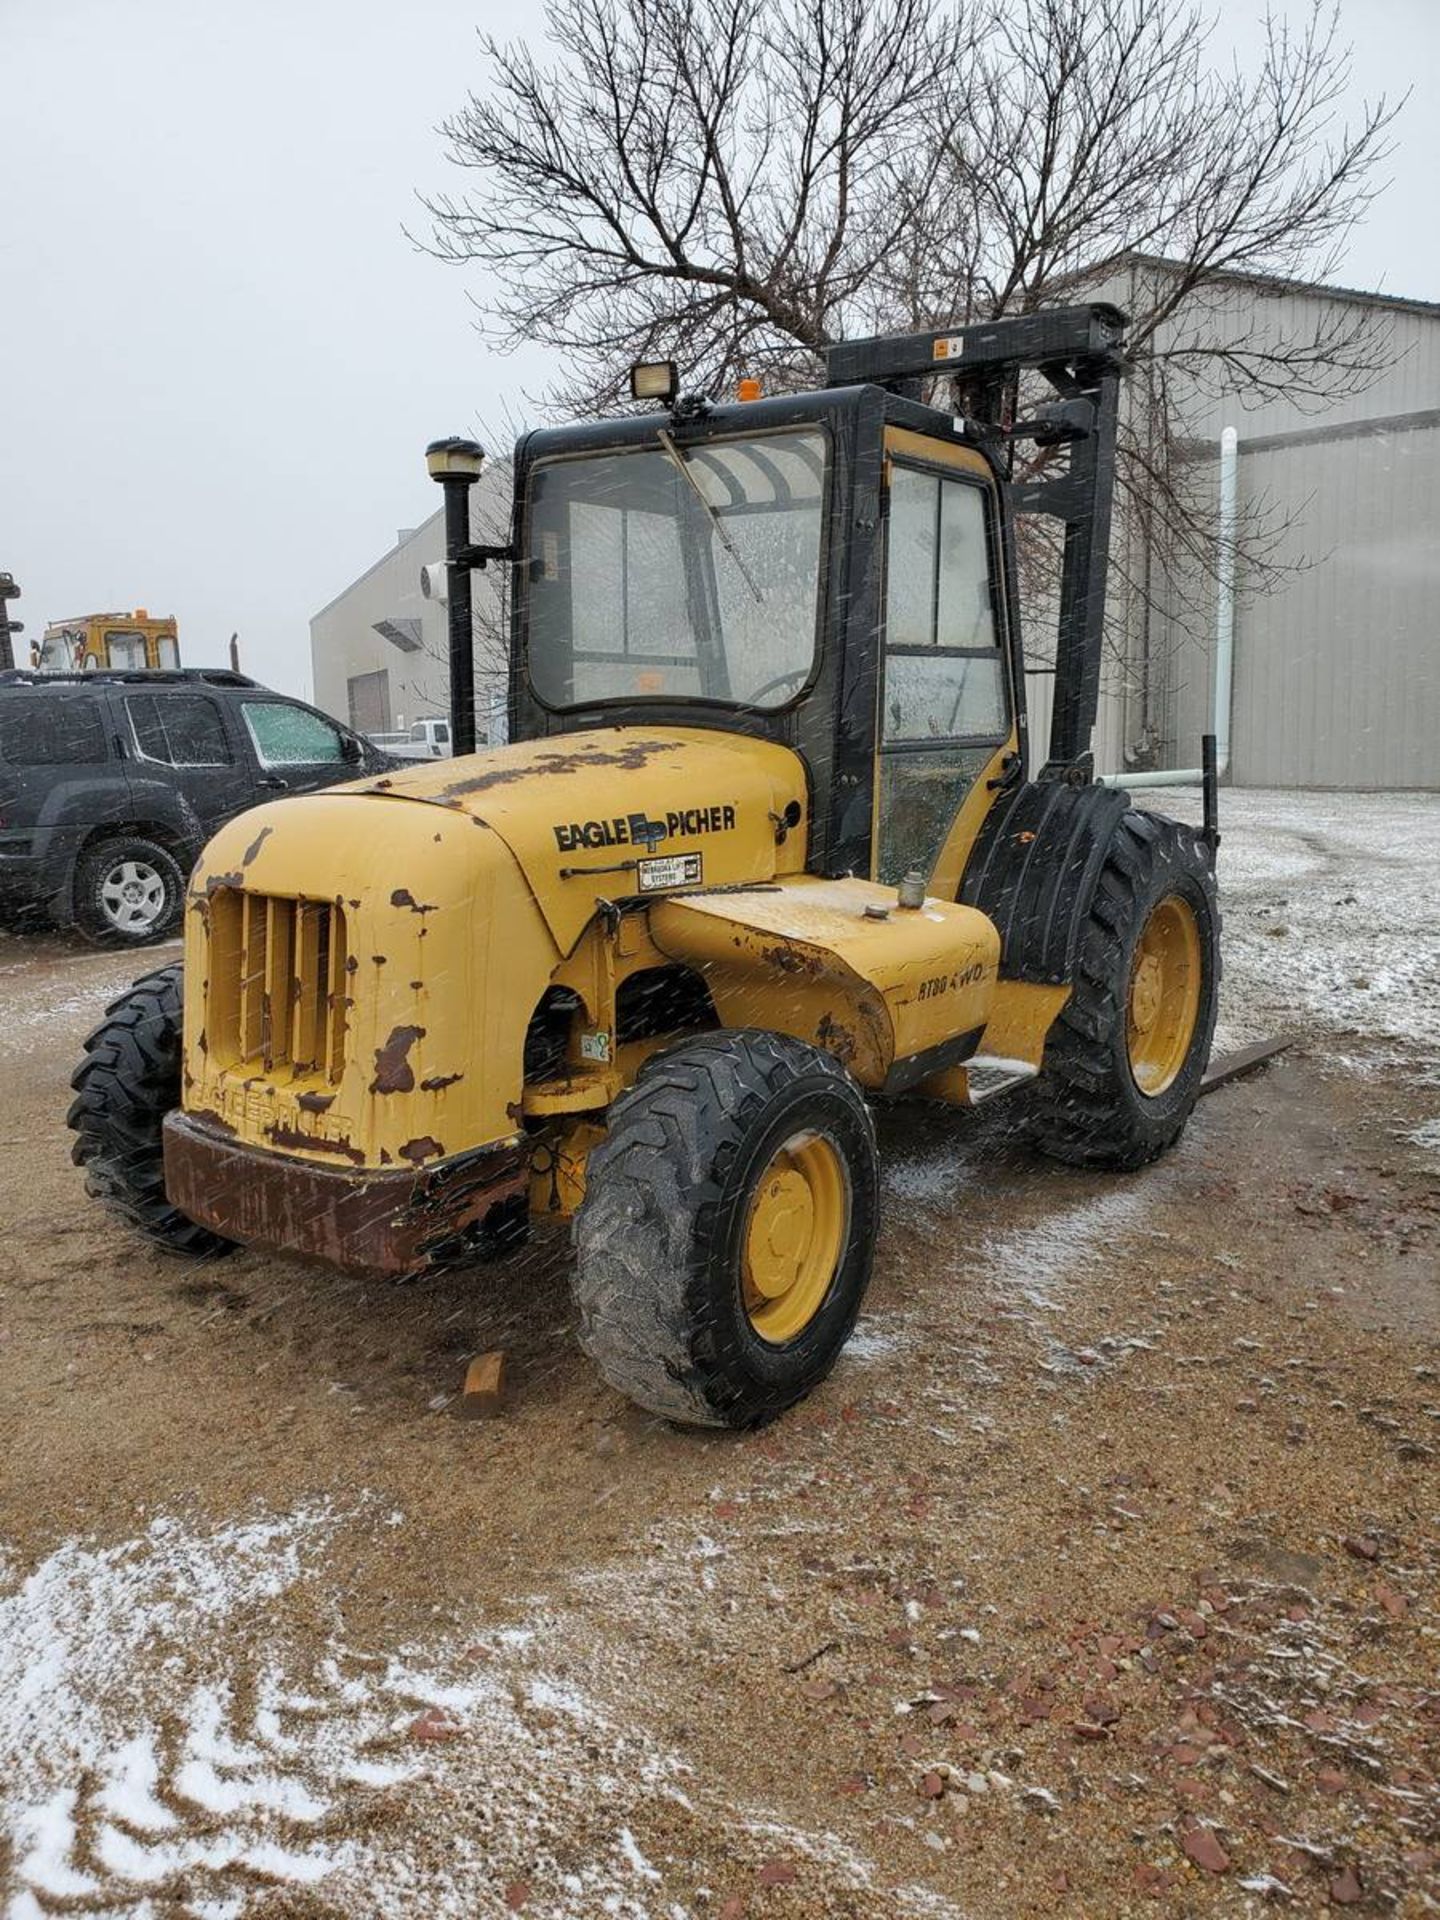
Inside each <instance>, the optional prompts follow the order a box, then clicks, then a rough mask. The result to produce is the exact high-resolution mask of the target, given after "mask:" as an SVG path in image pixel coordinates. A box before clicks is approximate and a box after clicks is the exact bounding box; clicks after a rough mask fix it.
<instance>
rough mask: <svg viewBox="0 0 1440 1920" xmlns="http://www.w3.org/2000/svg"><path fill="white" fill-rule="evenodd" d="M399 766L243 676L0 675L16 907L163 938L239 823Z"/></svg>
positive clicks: (132, 935) (123, 936)
mask: <svg viewBox="0 0 1440 1920" xmlns="http://www.w3.org/2000/svg"><path fill="white" fill-rule="evenodd" d="M393 764H394V762H392V761H391V760H390V759H389V757H388V756H387V755H385V754H383V753H381V752H380V751H379V750H378V749H377V748H375V747H372V746H371V745H370V743H369V742H368V741H367V740H362V739H361V738H360V736H359V735H358V734H355V733H351V732H350V731H349V730H348V729H347V728H345V727H341V726H337V725H336V723H335V722H334V721H333V720H330V719H327V718H326V716H325V715H324V714H323V713H318V712H317V711H316V710H315V708H314V707H307V706H305V705H304V704H303V703H302V702H301V701H299V700H290V699H287V698H286V697H285V695H283V694H279V693H271V692H270V690H269V689H268V688H267V687H262V686H260V685H258V683H257V682H255V681H254V680H251V679H249V678H247V676H246V675H244V674H241V673H230V672H226V671H224V670H222V669H219V668H216V669H206V668H192V669H184V668H181V669H178V670H176V671H174V672H170V673H163V672H150V673H141V672H134V673H113V672H111V673H106V672H99V673H85V674H73V675H66V674H54V673H22V672H16V671H13V670H12V671H9V672H5V673H0V908H4V909H7V910H9V911H11V912H13V911H14V910H15V909H17V908H19V909H24V908H31V909H40V910H42V911H43V912H45V913H48V914H49V916H50V917H51V918H52V919H53V920H56V921H58V922H59V923H60V924H61V925H62V926H63V925H72V924H73V925H75V926H78V927H79V928H80V930H81V931H82V932H83V933H86V934H88V935H89V936H90V937H91V938H92V939H97V940H107V941H110V942H115V943H120V944H131V945H136V946H139V945H142V944H143V943H144V942H145V941H147V940H159V939H163V938H164V936H165V935H166V934H168V933H171V932H173V931H174V929H175V927H176V926H177V925H178V924H179V921H180V916H181V913H182V911H183V908H184V894H185V877H186V875H187V874H188V873H189V871H190V869H191V867H192V866H193V865H194V863H195V859H196V856H197V855H198V854H199V852H200V849H201V848H202V847H203V846H204V844H205V842H206V841H207V840H208V839H209V838H210V836H211V834H212V833H214V831H215V829H216V828H217V827H219V826H220V825H221V824H222V823H223V822H224V821H226V820H229V819H230V818H231V817H232V816H233V815H234V814H237V813H243V812H244V811H245V809H246V808H247V807H253V806H257V805H258V804H259V803H260V802H261V801H262V800H272V799H274V797H275V796H276V794H279V793H306V792H309V791H310V790H312V789H313V788H316V787H328V786H333V785H334V784H335V783H336V782H337V781H340V780H353V779H357V778H359V777H360V776H361V775H362V774H368V773H376V772H381V771H383V770H384V769H386V768H387V767H390V766H392V765H393Z"/></svg>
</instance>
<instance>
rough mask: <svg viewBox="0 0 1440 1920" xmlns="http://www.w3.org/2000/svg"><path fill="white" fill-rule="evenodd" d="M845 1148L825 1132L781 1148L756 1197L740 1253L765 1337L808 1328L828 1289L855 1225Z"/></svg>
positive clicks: (775, 1340)
mask: <svg viewBox="0 0 1440 1920" xmlns="http://www.w3.org/2000/svg"><path fill="white" fill-rule="evenodd" d="M849 1215H850V1206H849V1189H848V1185H847V1182H846V1179H845V1173H844V1169H843V1166H842V1163H841V1161H840V1157H839V1155H838V1154H837V1153H836V1151H835V1149H834V1147H833V1146H832V1145H831V1144H830V1142H829V1141H828V1140H825V1139H823V1138H822V1137H821V1136H820V1135H818V1134H813V1133H812V1134H795V1135H793V1136H792V1137H791V1138H790V1139H789V1140H787V1141H786V1142H785V1143H784V1145H783V1146H781V1147H779V1148H777V1149H776V1151H775V1153H774V1155H773V1156H772V1157H771V1160H770V1162H769V1165H768V1166H767V1167H766V1168H765V1169H764V1171H763V1173H762V1174H761V1177H760V1179H759V1181H758V1183H757V1184H756V1186H755V1188H754V1191H753V1193H752V1196H751V1200H750V1214H749V1219H748V1221H747V1223H746V1228H745V1239H744V1246H743V1251H742V1256H741V1281H742V1287H743V1292H744V1299H745V1311H746V1314H747V1316H748V1318H749V1321H750V1324H751V1326H752V1327H753V1328H754V1329H755V1331H756V1333H758V1334H759V1335H760V1337H761V1339H762V1340H768V1341H770V1342H771V1343H772V1344H775V1345H780V1344H783V1343H784V1342H785V1341H787V1340H793V1339H795V1338H796V1337H797V1335H799V1334H801V1333H803V1332H804V1330H805V1328H806V1327H807V1326H808V1325H809V1324H810V1322H811V1321H812V1320H813V1319H814V1317H815V1315H816V1314H817V1313H818V1312H819V1310H820V1308H821V1306H822V1305H823V1304H824V1301H825V1299H826V1297H827V1295H828V1294H829V1291H830V1284H831V1282H832V1281H833V1280H834V1278H835V1274H836V1271H837V1269H838V1268H839V1265H840V1259H841V1256H842V1254H843V1253H844V1250H845V1239H846V1235H847V1233H848V1230H849Z"/></svg>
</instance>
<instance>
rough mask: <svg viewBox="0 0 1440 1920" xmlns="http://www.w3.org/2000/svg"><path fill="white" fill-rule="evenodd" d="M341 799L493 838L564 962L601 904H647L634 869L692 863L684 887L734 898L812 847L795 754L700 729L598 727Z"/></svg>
mask: <svg viewBox="0 0 1440 1920" xmlns="http://www.w3.org/2000/svg"><path fill="white" fill-rule="evenodd" d="M339 791H340V792H341V793H342V794H344V795H347V796H365V797H378V796H384V797H393V798H401V799H405V800H419V801H423V802H425V803H426V804H428V805H431V806H435V807H444V808H446V809H448V810H450V811H453V812H458V813H462V814H468V815H469V816H470V817H471V818H472V819H474V820H477V821H480V822H482V823H483V824H484V825H485V826H487V827H489V828H491V829H492V830H493V831H494V832H495V833H496V834H498V835H499V837H500V838H501V840H503V841H504V843H505V845H506V847H507V848H508V849H509V850H510V852H511V853H512V854H513V855H514V857H515V859H516V860H517V861H518V862H519V864H520V867H521V868H522V870H523V872H524V874H525V877H526V879H527V880H528V881H529V883H530V887H531V890H532V891H533V893H534V895H535V899H536V902H537V904H538V905H539V908H540V911H541V913H542V914H543V915H544V916H545V919H546V922H547V924H548V925H549V927H550V931H551V933H552V934H553V936H554V938H555V941H556V943H557V944H558V946H559V947H560V949H561V951H562V952H564V953H569V952H570V951H571V949H572V948H573V947H574V945H575V942H576V941H577V940H578V939H579V938H580V935H581V934H582V933H583V932H584V930H585V928H586V926H587V925H588V924H589V922H590V920H591V918H592V917H593V915H594V912H595V903H596V901H597V900H603V899H615V898H618V897H620V896H622V895H628V894H637V893H641V892H644V891H647V890H648V889H647V888H646V887H645V885H644V884H643V881H642V876H641V873H640V870H639V866H638V863H639V862H640V861H641V860H649V859H652V858H666V859H669V858H674V857H677V856H680V855H690V856H698V859H699V869H698V872H696V870H695V868H694V863H693V859H692V862H691V865H690V867H689V869H688V870H687V876H686V881H685V884H688V885H692V886H705V887H714V886H735V885H738V884H741V883H744V882H749V881H755V880H770V879H772V878H773V877H774V876H775V874H776V873H777V872H781V871H784V872H793V871H795V870H797V869H798V868H800V867H801V866H803V864H804V857H805V845H806V839H807V835H808V822H806V821H805V820H804V817H803V813H804V810H805V809H806V804H807V794H806V788H805V774H804V769H803V766H802V764H801V761H800V758H799V756H798V755H797V754H795V753H792V752H791V751H790V750H789V748H787V747H781V746H777V745H775V744H774V743H773V742H771V741H767V740H755V739H751V738H749V737H747V736H745V735H743V734H736V733H720V732H716V731H713V730H710V729H703V728H699V727H607V728H604V729H597V730H596V731H594V732H589V733H577V734H569V735H565V736H563V737H556V738H552V739H549V740H527V741H521V742H516V743H514V744H513V745H510V746H504V747H491V748H488V749H487V750H486V751H484V752H483V753H477V754H473V755H470V756H467V757H466V758H465V759H463V760H434V761H429V762H426V763H425V764H423V765H421V766H417V767H416V768H414V769H413V770H411V769H406V770H405V771H404V772H402V773H390V774H382V775H381V776H380V777H379V778H378V779H373V780H364V781H357V782H355V783H354V784H353V785H351V786H347V787H344V788H342V789H340V790H339ZM792 801H793V802H794V803H795V804H796V805H797V806H798V807H799V808H801V809H802V816H801V822H800V825H799V827H798V830H796V831H793V832H790V833H789V834H788V836H787V838H786V840H785V843H784V844H783V845H777V843H776V823H777V821H778V820H780V819H781V818H782V817H783V816H784V814H785V809H786V807H787V806H788V805H789V804H790V803H791V802H792ZM651 875H652V876H653V877H654V878H656V879H657V880H663V877H664V876H663V875H657V874H655V872H654V870H653V869H652V870H651ZM654 890H655V891H661V890H663V889H662V887H661V886H660V885H657V886H656V887H655V888H654Z"/></svg>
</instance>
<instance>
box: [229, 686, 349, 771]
mask: <svg viewBox="0 0 1440 1920" xmlns="http://www.w3.org/2000/svg"><path fill="white" fill-rule="evenodd" d="M240 711H241V712H242V713H243V714H244V716H245V724H246V726H247V727H248V728H249V729H250V738H251V739H252V740H253V741H254V742H255V752H256V756H257V757H258V759H259V761H260V764H261V766H262V767H318V766H333V765H336V764H338V763H339V762H340V761H342V760H344V758H345V742H344V738H343V736H342V735H341V733H340V730H339V728H338V727H332V726H331V724H330V722H329V721H328V720H322V719H321V718H320V716H319V714H318V713H311V712H309V711H308V710H307V709H306V708H305V707H291V706H286V705H285V703H284V702H283V701H280V700H242V701H241V703H240Z"/></svg>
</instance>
